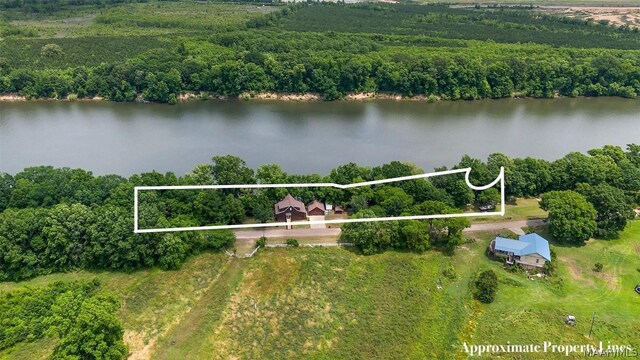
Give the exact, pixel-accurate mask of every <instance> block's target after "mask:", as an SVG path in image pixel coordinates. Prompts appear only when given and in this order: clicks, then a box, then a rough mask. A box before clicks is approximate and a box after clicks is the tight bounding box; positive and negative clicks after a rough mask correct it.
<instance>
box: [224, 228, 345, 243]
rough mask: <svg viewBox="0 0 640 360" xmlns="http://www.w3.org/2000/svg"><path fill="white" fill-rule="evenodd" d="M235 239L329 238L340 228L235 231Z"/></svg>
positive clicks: (338, 232)
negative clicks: (263, 237)
mask: <svg viewBox="0 0 640 360" xmlns="http://www.w3.org/2000/svg"><path fill="white" fill-rule="evenodd" d="M235 234H236V238H237V239H238V240H244V239H256V240H257V239H259V238H260V237H261V236H263V235H264V236H266V237H267V239H271V238H305V237H325V236H326V237H329V236H339V235H340V228H328V229H291V230H284V229H271V230H264V231H262V230H236V231H235Z"/></svg>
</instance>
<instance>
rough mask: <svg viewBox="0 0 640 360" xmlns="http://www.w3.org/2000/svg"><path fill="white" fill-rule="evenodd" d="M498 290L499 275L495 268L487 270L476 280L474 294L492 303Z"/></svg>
mask: <svg viewBox="0 0 640 360" xmlns="http://www.w3.org/2000/svg"><path fill="white" fill-rule="evenodd" d="M497 291H498V277H497V276H496V273H495V272H493V270H485V271H483V272H481V273H480V275H479V276H478V277H477V278H476V280H475V281H474V292H473V296H474V297H475V298H476V299H478V300H479V301H480V302H483V303H485V304H490V303H492V302H493V300H494V299H495V297H496V292H497Z"/></svg>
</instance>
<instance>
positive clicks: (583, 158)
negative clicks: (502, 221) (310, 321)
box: [0, 144, 640, 280]
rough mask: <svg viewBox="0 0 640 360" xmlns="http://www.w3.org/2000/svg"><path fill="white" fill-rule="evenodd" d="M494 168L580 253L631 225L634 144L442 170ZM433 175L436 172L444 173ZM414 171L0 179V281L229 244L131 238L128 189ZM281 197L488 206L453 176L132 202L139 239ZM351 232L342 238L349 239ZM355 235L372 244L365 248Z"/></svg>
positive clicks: (365, 230)
mask: <svg viewBox="0 0 640 360" xmlns="http://www.w3.org/2000/svg"><path fill="white" fill-rule="evenodd" d="M501 166H503V167H504V168H505V176H506V181H505V186H506V188H505V190H506V195H507V196H508V197H534V196H540V195H542V199H543V201H542V206H543V207H544V208H545V209H547V210H549V212H550V220H551V227H552V233H553V234H552V235H553V236H554V237H555V238H556V239H557V240H558V241H566V242H573V243H582V242H584V241H585V240H586V239H588V238H589V237H591V236H594V235H595V236H599V237H613V236H615V235H616V234H617V233H618V232H619V231H621V230H622V229H624V227H625V225H626V223H627V221H628V220H629V219H631V218H632V217H633V211H632V209H633V206H634V205H635V204H638V203H639V202H640V145H635V144H630V145H628V146H627V149H626V151H625V150H623V149H622V148H620V147H617V146H610V145H607V146H604V147H603V148H599V149H593V150H590V151H589V152H588V154H581V153H570V154H568V155H566V156H564V157H562V158H560V159H558V160H555V161H551V162H550V161H546V160H540V159H533V158H524V159H517V158H516V159H511V158H509V157H508V156H506V155H504V154H500V153H495V154H491V155H490V156H489V157H488V159H487V161H486V162H485V161H481V160H479V159H474V158H471V157H469V156H464V157H463V158H462V159H461V161H460V162H459V163H458V164H457V165H456V166H454V168H467V167H471V168H472V171H471V174H470V181H471V182H472V183H474V184H476V185H485V184H488V183H491V182H492V181H493V180H494V179H495V178H496V176H497V175H498V173H499V168H500V167H501ZM446 169H447V168H445V167H442V168H437V169H436V170H446ZM422 172H423V170H421V169H419V168H418V167H416V166H415V165H411V164H406V163H402V162H397V161H394V162H391V163H388V164H384V165H381V166H375V167H364V166H359V165H357V164H354V163H348V164H344V165H341V166H338V167H337V168H335V169H333V170H332V171H331V172H330V173H329V174H328V175H326V176H321V175H317V174H307V175H295V174H288V173H286V172H285V171H283V170H282V168H281V167H280V166H279V165H277V164H265V165H262V166H260V167H259V168H258V169H257V170H256V171H254V170H253V169H251V168H249V167H248V166H247V165H246V163H245V162H244V160H242V159H240V158H238V157H235V156H231V155H227V156H215V157H213V159H212V161H211V163H208V164H200V165H197V166H196V167H194V169H193V171H192V172H190V173H189V174H186V175H184V176H182V177H178V176H176V175H175V174H173V173H166V174H161V173H158V172H150V173H143V174H136V175H133V176H131V177H130V178H128V179H126V178H123V177H121V176H117V175H106V176H93V175H92V174H91V173H90V172H88V171H85V170H81V169H68V168H62V169H56V168H53V167H47V166H41V167H33V168H28V169H25V170H24V171H22V172H20V173H17V174H15V175H10V174H0V254H1V256H0V280H20V279H25V278H29V277H33V276H37V275H40V274H46V273H50V272H55V271H67V270H70V269H75V268H101V269H122V270H132V269H136V268H140V267H147V266H160V267H162V268H165V269H175V268H178V267H179V266H180V265H181V264H182V262H183V261H184V260H185V259H186V258H187V257H188V256H189V255H191V254H194V253H198V252H201V251H205V250H207V249H220V248H222V247H224V246H227V245H229V244H230V243H231V242H233V239H234V237H233V234H232V233H231V232H228V231H209V232H181V233H165V234H134V233H133V231H132V229H133V209H132V204H133V187H134V186H143V185H147V186H156V185H193V184H199V185H206V184H219V185H231V184H251V183H260V184H273V183H321V182H333V183H339V184H349V183H355V182H362V181H371V180H379V179H386V178H394V177H401V176H409V175H414V174H419V173H422ZM287 193H291V195H292V196H294V197H295V198H297V199H299V200H301V201H302V202H304V203H305V204H307V203H310V202H311V201H312V200H321V201H325V202H328V203H332V204H338V205H342V206H343V207H345V208H347V209H349V210H350V211H351V212H353V213H354V214H355V215H354V216H358V217H372V216H376V217H380V216H401V215H419V214H432V213H434V214H436V213H455V212H460V211H464V210H465V209H467V208H469V207H470V206H481V205H488V204H490V205H495V204H497V203H499V201H500V196H499V195H500V194H499V192H498V191H497V190H496V189H489V190H485V191H474V190H471V189H470V188H469V187H468V186H467V185H466V182H465V180H464V179H463V178H462V177H460V176H456V175H447V176H438V177H435V178H433V179H431V180H426V179H417V180H411V181H403V182H400V183H388V184H379V185H375V186H371V187H357V188H352V189H348V190H340V189H335V188H327V187H318V188H313V187H308V188H288V189H283V188H272V189H259V190H257V189H226V190H220V191H210V190H200V191H197V190H194V191H176V190H165V191H142V192H141V193H140V195H139V202H140V210H139V226H140V228H142V229H144V228H160V227H162V228H169V227H189V226H203V225H214V224H236V223H242V222H244V221H247V220H248V219H249V218H252V219H253V220H254V221H257V222H267V221H272V220H273V215H274V214H273V204H275V203H276V202H278V201H279V200H281V199H282V198H283V197H284V196H285V195H286V194H287ZM467 225H468V223H467V222H466V220H463V219H441V220H432V221H420V222H418V221H407V222H402V223H400V224H387V223H364V224H353V226H351V227H350V226H346V227H345V232H344V234H343V236H344V239H345V240H346V241H349V242H355V243H357V244H359V245H360V246H361V248H362V249H363V251H364V252H366V253H374V252H378V251H383V250H385V249H390V248H405V249H410V250H414V251H424V250H427V249H429V248H432V247H433V248H439V249H444V250H451V249H453V247H455V245H456V244H457V243H459V241H460V240H461V231H462V229H464V227H466V226H467ZM352 230H353V231H352ZM362 234H369V235H370V234H376V236H374V237H371V236H368V235H366V236H365V235H362Z"/></svg>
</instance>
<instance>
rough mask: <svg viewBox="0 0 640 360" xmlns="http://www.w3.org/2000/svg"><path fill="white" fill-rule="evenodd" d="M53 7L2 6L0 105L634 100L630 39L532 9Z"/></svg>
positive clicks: (637, 85)
mask: <svg viewBox="0 0 640 360" xmlns="http://www.w3.org/2000/svg"><path fill="white" fill-rule="evenodd" d="M62 3H63V4H64V6H62V7H61V9H66V10H60V11H53V10H47V9H48V7H47V6H48V5H47V4H49V2H24V3H22V2H7V1H5V2H2V4H4V5H3V6H5V7H7V8H8V10H7V11H6V15H5V18H6V19H5V20H2V19H0V31H1V32H2V33H3V35H1V36H3V37H4V40H2V42H3V46H1V47H0V93H15V94H19V95H21V96H25V97H27V98H67V97H69V96H70V95H71V98H93V97H102V98H106V99H108V100H113V101H135V100H139V101H140V100H145V101H153V102H168V103H175V102H177V101H178V99H179V98H180V96H181V94H184V93H193V94H196V95H199V96H201V97H202V98H208V97H211V96H213V97H238V96H244V97H251V96H254V95H256V94H260V93H267V92H274V93H299V94H301V93H315V94H319V95H321V96H322V97H323V98H324V99H326V100H334V99H340V98H343V97H344V96H346V95H347V94H350V93H363V92H364V93H393V94H401V95H403V96H408V97H411V96H423V97H425V98H430V99H433V100H436V99H444V100H458V99H467V100H472V99H484V98H504V97H513V96H527V97H536V98H551V97H555V96H572V97H574V96H622V97H630V98H633V97H636V96H637V94H638V92H639V91H640V50H637V49H638V48H639V47H640V34H639V33H638V31H637V29H631V28H627V27H620V28H616V27H613V26H609V25H604V24H600V23H597V22H593V21H584V20H576V19H570V18H565V17H559V16H554V15H540V14H539V13H537V12H536V11H535V10H534V9H504V8H499V9H456V8H450V7H448V6H443V5H431V6H425V5H407V4H398V5H391V4H356V5H344V4H298V5H277V6H276V5H271V4H266V6H265V4H259V5H248V4H236V5H233V4H223V3H207V4H200V3H198V4H196V3H188V2H180V1H179V2H160V3H155V2H149V3H146V2H145V3H123V4H113V3H109V2H106V3H100V4H101V5H99V6H100V8H99V9H100V10H98V9H97V8H94V7H92V6H97V5H91V6H90V5H74V4H75V2H74V3H73V4H72V3H68V4H67V3H65V2H61V4H62ZM87 14H92V15H91V16H94V15H95V16H96V17H95V20H94V21H93V22H91V23H89V24H85V25H83V26H78V27H73V28H69V27H67V26H66V25H59V26H60V28H58V27H53V28H50V27H42V26H40V25H38V23H37V22H36V21H34V20H32V19H42V18H46V19H53V20H52V21H54V22H55V21H58V20H56V19H58V18H60V17H63V18H64V17H65V16H71V15H87ZM175 14H180V15H181V16H175ZM25 19H27V20H25ZM364 19H366V21H364ZM18 20H20V22H19V23H17V22H16V21H18ZM134 20H135V21H134ZM25 21H26V23H28V24H31V25H29V26H27V25H24V24H25ZM56 26H58V25H56Z"/></svg>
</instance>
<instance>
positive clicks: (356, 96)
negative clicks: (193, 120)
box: [0, 92, 441, 102]
mask: <svg viewBox="0 0 640 360" xmlns="http://www.w3.org/2000/svg"><path fill="white" fill-rule="evenodd" d="M195 100H201V101H202V100H245V101H248V100H277V101H324V98H323V97H322V95H320V94H314V93H306V94H288V93H273V92H267V93H259V94H247V93H245V94H241V95H239V96H220V95H205V94H204V93H194V92H185V93H182V94H180V95H179V96H178V102H190V101H195ZM340 100H349V101H353V100H355V101H362V100H411V101H425V100H427V101H434V100H441V99H440V98H439V97H435V98H434V97H432V98H431V99H429V98H428V97H426V96H424V95H418V96H413V97H406V96H402V95H400V94H389V93H350V94H346V95H345V96H344V97H343V98H342V99H340ZM340 100H337V101H340ZM18 101H69V102H73V101H109V100H105V99H104V98H103V97H98V96H96V97H93V98H69V97H65V98H63V99H55V98H37V99H36V98H32V99H27V98H26V97H24V96H21V95H18V94H3V95H0V102H18ZM135 102H146V101H144V100H143V99H141V98H138V99H137V100H136V101H135Z"/></svg>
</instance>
